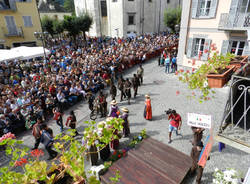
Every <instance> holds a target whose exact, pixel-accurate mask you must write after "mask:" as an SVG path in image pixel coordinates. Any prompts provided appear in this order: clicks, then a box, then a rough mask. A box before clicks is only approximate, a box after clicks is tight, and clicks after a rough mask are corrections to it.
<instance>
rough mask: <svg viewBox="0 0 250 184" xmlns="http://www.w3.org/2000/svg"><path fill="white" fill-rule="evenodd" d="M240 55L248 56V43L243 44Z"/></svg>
mask: <svg viewBox="0 0 250 184" xmlns="http://www.w3.org/2000/svg"><path fill="white" fill-rule="evenodd" d="M242 56H248V57H249V56H250V46H249V43H246V44H245V47H244V50H243V53H242Z"/></svg>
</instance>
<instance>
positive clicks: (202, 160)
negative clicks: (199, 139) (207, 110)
mask: <svg viewBox="0 0 250 184" xmlns="http://www.w3.org/2000/svg"><path fill="white" fill-rule="evenodd" d="M212 146H213V134H211V132H210V135H208V136H207V138H206V141H205V145H204V147H203V149H202V151H201V153H200V157H199V162H198V165H199V166H201V167H203V168H204V167H205V165H206V163H207V159H208V157H209V154H210V152H211V150H212Z"/></svg>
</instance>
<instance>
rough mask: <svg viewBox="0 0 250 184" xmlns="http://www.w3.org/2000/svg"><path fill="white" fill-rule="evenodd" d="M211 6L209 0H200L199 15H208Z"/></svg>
mask: <svg viewBox="0 0 250 184" xmlns="http://www.w3.org/2000/svg"><path fill="white" fill-rule="evenodd" d="M210 8H211V0H202V1H201V6H200V12H199V16H208V15H209V12H210Z"/></svg>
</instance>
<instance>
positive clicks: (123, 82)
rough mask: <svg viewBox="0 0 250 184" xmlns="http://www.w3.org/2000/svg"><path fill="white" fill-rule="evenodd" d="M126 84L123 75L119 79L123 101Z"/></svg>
mask: <svg viewBox="0 0 250 184" xmlns="http://www.w3.org/2000/svg"><path fill="white" fill-rule="evenodd" d="M124 84H125V81H124V79H123V78H122V77H120V78H119V81H118V89H119V90H120V91H121V99H120V102H122V101H123V97H126V95H125V93H124V91H125V89H124V88H125V87H124Z"/></svg>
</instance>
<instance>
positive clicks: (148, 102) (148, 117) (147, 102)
mask: <svg viewBox="0 0 250 184" xmlns="http://www.w3.org/2000/svg"><path fill="white" fill-rule="evenodd" d="M145 97H146V100H145V108H144V118H145V119H146V120H152V107H151V100H150V96H149V95H145Z"/></svg>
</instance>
